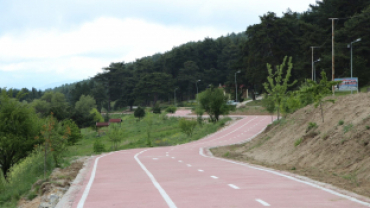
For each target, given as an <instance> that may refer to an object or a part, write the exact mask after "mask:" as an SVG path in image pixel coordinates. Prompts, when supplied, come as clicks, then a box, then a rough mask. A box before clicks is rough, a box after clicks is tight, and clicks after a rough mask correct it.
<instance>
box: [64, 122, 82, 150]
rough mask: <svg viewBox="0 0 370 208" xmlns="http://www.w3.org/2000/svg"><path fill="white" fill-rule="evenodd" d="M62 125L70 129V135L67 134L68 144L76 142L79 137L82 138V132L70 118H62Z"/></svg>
mask: <svg viewBox="0 0 370 208" xmlns="http://www.w3.org/2000/svg"><path fill="white" fill-rule="evenodd" d="M62 125H63V126H68V127H69V129H70V133H71V134H70V135H69V136H68V145H74V144H76V143H77V142H78V141H79V140H80V139H82V134H81V131H80V129H79V128H78V126H77V124H76V123H75V122H74V121H73V120H71V119H68V120H64V121H63V122H62Z"/></svg>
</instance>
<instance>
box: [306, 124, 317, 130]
mask: <svg viewBox="0 0 370 208" xmlns="http://www.w3.org/2000/svg"><path fill="white" fill-rule="evenodd" d="M317 127H318V126H317V124H316V123H315V122H310V123H308V126H307V129H306V133H307V132H309V131H310V130H311V129H315V128H317Z"/></svg>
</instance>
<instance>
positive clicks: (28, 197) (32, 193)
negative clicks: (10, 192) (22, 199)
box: [27, 191, 38, 201]
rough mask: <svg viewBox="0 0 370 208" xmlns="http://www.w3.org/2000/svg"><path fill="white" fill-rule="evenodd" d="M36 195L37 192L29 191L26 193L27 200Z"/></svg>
mask: <svg viewBox="0 0 370 208" xmlns="http://www.w3.org/2000/svg"><path fill="white" fill-rule="evenodd" d="M37 196H38V194H37V193H36V192H35V191H31V192H30V193H29V194H28V195H27V199H28V200H29V201H32V200H33V199H34V198H36V197H37Z"/></svg>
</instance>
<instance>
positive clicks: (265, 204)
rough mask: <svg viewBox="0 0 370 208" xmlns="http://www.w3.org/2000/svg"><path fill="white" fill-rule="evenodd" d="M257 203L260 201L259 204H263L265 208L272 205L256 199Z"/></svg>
mask: <svg viewBox="0 0 370 208" xmlns="http://www.w3.org/2000/svg"><path fill="white" fill-rule="evenodd" d="M256 201H258V202H259V203H261V204H262V205H263V206H265V207H269V206H270V204H269V203H267V202H265V201H262V200H261V199H256Z"/></svg>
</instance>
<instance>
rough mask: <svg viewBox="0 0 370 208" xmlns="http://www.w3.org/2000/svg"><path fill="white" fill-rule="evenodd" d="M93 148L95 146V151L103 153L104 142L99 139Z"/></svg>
mask: <svg viewBox="0 0 370 208" xmlns="http://www.w3.org/2000/svg"><path fill="white" fill-rule="evenodd" d="M93 148H94V152H95V153H101V152H104V151H105V146H104V144H103V143H102V142H101V141H100V140H98V139H97V140H96V141H95V142H94V147H93Z"/></svg>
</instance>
